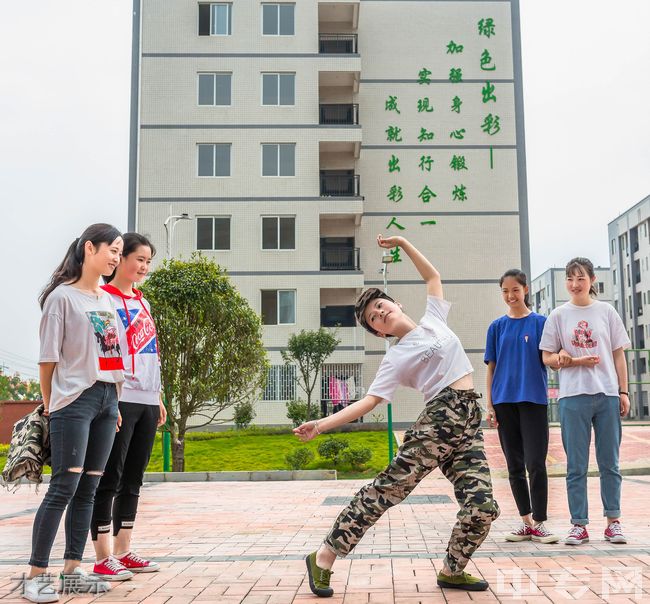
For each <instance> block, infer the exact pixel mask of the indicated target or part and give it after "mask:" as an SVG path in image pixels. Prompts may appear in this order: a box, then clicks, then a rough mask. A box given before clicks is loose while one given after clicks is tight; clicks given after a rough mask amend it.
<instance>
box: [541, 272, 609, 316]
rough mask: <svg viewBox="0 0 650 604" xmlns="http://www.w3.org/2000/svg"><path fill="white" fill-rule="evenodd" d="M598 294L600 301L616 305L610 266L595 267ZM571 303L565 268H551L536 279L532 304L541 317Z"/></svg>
mask: <svg viewBox="0 0 650 604" xmlns="http://www.w3.org/2000/svg"><path fill="white" fill-rule="evenodd" d="M594 273H595V274H596V283H595V286H594V287H595V288H596V293H597V294H598V299H599V300H602V301H603V302H608V303H609V304H613V303H614V299H613V292H612V273H611V271H610V269H609V267H608V266H595V267H594ZM568 301H569V294H568V292H567V290H566V271H565V269H564V268H555V267H553V268H549V269H547V270H545V271H544V272H543V273H542V274H541V275H539V276H538V277H535V278H534V279H533V280H532V282H531V285H530V302H531V304H532V306H533V310H534V311H535V312H536V313H539V314H540V315H546V316H547V317H548V315H549V314H550V312H551V311H552V310H553V309H554V308H557V307H558V306H560V305H561V304H564V303H565V302H568Z"/></svg>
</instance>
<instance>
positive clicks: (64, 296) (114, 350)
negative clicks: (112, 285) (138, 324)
mask: <svg viewBox="0 0 650 604" xmlns="http://www.w3.org/2000/svg"><path fill="white" fill-rule="evenodd" d="M39 333H40V339H41V352H40V356H39V363H56V367H55V368H54V374H53V375H52V392H51V395H50V413H55V412H56V411H58V410H59V409H63V407H65V406H66V405H69V404H70V403H72V402H73V401H75V400H76V399H77V398H79V395H80V394H81V393H82V392H83V391H84V390H86V389H87V388H90V386H92V385H93V384H94V383H95V382H97V381H102V382H113V383H115V384H116V385H117V391H118V396H119V394H120V391H121V387H122V382H124V371H123V368H124V364H123V362H122V354H121V351H120V345H119V333H118V330H117V317H116V316H115V308H114V307H113V303H112V302H111V297H110V295H109V294H107V293H105V292H101V294H98V295H95V294H91V293H86V292H82V291H81V290H79V289H77V288H76V287H73V286H72V285H66V284H62V285H59V286H58V287H56V288H55V289H54V290H53V291H52V293H51V294H50V295H49V296H48V297H47V300H46V301H45V304H44V306H43V316H42V317H41V326H40V332H39Z"/></svg>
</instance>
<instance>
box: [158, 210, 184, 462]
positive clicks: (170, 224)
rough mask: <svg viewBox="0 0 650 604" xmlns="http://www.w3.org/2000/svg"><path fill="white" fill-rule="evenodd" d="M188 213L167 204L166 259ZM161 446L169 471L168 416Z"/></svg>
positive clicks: (165, 403) (170, 442) (165, 402)
mask: <svg viewBox="0 0 650 604" xmlns="http://www.w3.org/2000/svg"><path fill="white" fill-rule="evenodd" d="M190 219H191V218H190V215H189V214H186V213H183V214H172V206H171V205H170V206H169V216H167V218H166V219H165V222H164V223H163V224H164V226H165V233H166V235H167V248H166V250H165V251H166V256H167V260H171V259H172V243H173V240H174V229H175V228H176V223H178V222H179V221H180V220H190ZM163 404H164V405H165V407H166V406H167V400H166V399H165V395H164V394H163ZM162 448H163V472H169V471H170V470H171V469H172V468H171V448H172V438H171V434H170V432H169V417H168V419H167V423H166V424H165V425H164V426H163V433H162Z"/></svg>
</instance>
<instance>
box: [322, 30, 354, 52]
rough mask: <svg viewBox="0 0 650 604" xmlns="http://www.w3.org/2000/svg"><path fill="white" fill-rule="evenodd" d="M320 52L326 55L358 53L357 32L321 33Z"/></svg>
mask: <svg viewBox="0 0 650 604" xmlns="http://www.w3.org/2000/svg"><path fill="white" fill-rule="evenodd" d="M318 52H319V53H321V54H324V55H354V54H357V34H319V36H318Z"/></svg>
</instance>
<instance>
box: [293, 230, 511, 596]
mask: <svg viewBox="0 0 650 604" xmlns="http://www.w3.org/2000/svg"><path fill="white" fill-rule="evenodd" d="M377 243H378V245H379V246H380V247H383V248H392V247H395V246H400V247H401V248H402V250H403V251H404V252H405V253H406V254H407V255H408V256H409V258H410V259H411V260H412V261H413V263H414V265H415V267H416V268H417V269H418V272H419V273H420V275H421V276H422V278H423V280H424V282H425V284H426V287H427V307H426V311H425V314H424V316H423V317H422V319H421V320H420V322H419V323H415V322H414V321H413V320H412V319H411V318H410V317H409V316H408V315H406V314H405V313H404V312H402V307H401V305H400V304H399V303H397V302H395V301H394V300H393V299H392V298H390V297H388V296H387V295H386V293H385V292H382V291H381V290H379V289H376V288H370V289H368V290H366V291H364V292H363V293H362V294H361V296H360V297H359V299H358V300H357V303H356V306H355V313H356V316H357V320H358V321H359V323H360V324H361V325H362V326H363V327H364V328H365V329H366V330H367V331H369V332H370V333H372V334H374V335H377V336H379V337H390V336H393V337H396V338H398V341H397V343H396V344H394V345H393V346H392V347H391V348H390V349H389V351H388V352H387V354H386V356H385V357H384V360H383V361H382V363H381V365H380V367H379V370H378V371H377V375H376V377H375V379H374V381H373V383H372V384H371V386H370V387H369V388H368V394H367V395H366V396H365V397H364V398H362V399H361V400H359V401H357V402H355V403H353V404H352V405H350V406H348V407H346V408H345V409H343V410H341V411H339V412H338V413H335V414H333V415H331V416H329V417H326V418H323V419H320V420H316V421H310V422H307V423H304V424H302V425H301V426H299V427H298V428H296V429H295V430H294V432H295V433H296V435H297V436H298V437H299V438H300V439H301V440H303V441H308V440H311V439H312V438H314V437H316V436H318V435H319V434H321V433H323V432H325V431H327V430H331V429H333V428H336V427H338V426H341V425H343V424H346V423H348V422H350V421H353V420H355V419H357V418H358V417H361V416H362V415H365V414H366V413H368V412H370V411H371V410H372V409H374V408H375V407H376V406H377V405H378V404H379V403H381V402H382V401H384V400H386V401H390V400H392V397H393V394H394V393H395V390H396V389H397V387H398V386H409V387H411V388H415V389H417V390H419V391H420V392H422V393H423V394H424V396H425V401H428V402H427V403H426V405H425V408H424V410H423V411H422V413H421V414H420V416H419V417H418V419H417V421H416V422H415V424H414V425H413V426H412V427H411V429H409V430H408V431H407V432H406V434H405V437H404V442H403V444H402V446H401V447H400V448H399V450H398V452H397V455H396V456H395V458H394V459H393V460H392V462H391V463H390V464H389V466H388V467H387V468H386V469H385V470H384V471H383V472H381V473H380V474H379V475H378V476H377V477H376V478H375V480H373V482H372V483H370V484H368V485H366V486H365V487H363V488H362V489H361V490H360V491H359V492H358V493H357V494H356V495H355V496H354V498H353V499H352V501H351V502H350V504H349V505H348V506H347V507H346V508H345V509H344V510H343V511H342V512H341V513H340V514H339V516H338V518H337V519H336V521H335V522H334V525H333V527H332V529H331V531H330V533H329V534H328V536H327V538H326V539H325V541H324V542H323V544H322V545H321V547H320V548H319V550H318V551H316V552H313V553H311V554H309V555H308V556H307V558H306V564H307V571H308V576H309V584H310V587H311V590H312V592H313V593H315V594H316V595H318V596H320V597H329V596H331V595H332V594H333V593H334V592H333V590H332V588H331V587H330V585H329V583H330V576H331V574H332V571H331V568H332V565H333V564H334V561H335V560H336V557H337V556H346V555H347V554H348V553H350V552H351V551H352V549H354V547H355V546H356V544H357V543H358V542H359V541H360V540H361V538H362V537H363V535H364V534H365V532H366V531H367V530H368V529H369V528H370V527H371V526H373V525H374V524H375V522H377V520H379V518H380V517H381V516H382V514H383V513H384V512H385V511H386V510H388V509H389V508H390V507H392V506H394V505H396V504H398V503H400V502H401V501H403V500H404V499H405V498H406V497H407V496H408V495H409V493H410V492H411V491H412V490H413V489H414V488H415V487H416V486H417V484H418V483H419V482H420V481H421V480H422V479H423V478H424V477H425V476H426V475H427V474H429V473H430V472H431V471H432V470H434V469H435V468H440V470H441V471H442V473H443V474H444V475H445V477H446V478H447V479H448V480H449V481H450V482H451V483H452V484H453V485H454V493H455V495H456V499H457V500H458V503H459V505H460V510H459V512H458V515H457V522H456V524H455V526H454V528H453V530H452V533H451V537H450V539H449V543H448V545H447V555H446V557H445V560H444V563H443V569H442V571H441V572H440V573H438V585H439V586H440V587H445V588H456V589H464V590H468V591H483V590H486V589H487V588H488V583H487V581H484V580H482V579H479V578H477V577H473V576H472V575H470V574H468V573H466V572H464V568H465V566H466V565H467V563H468V562H469V559H470V557H471V555H472V554H473V553H474V552H475V551H476V549H477V548H478V547H479V546H480V545H481V543H482V542H483V540H484V539H485V537H486V536H487V534H488V532H489V530H490V525H491V523H492V521H493V520H495V519H496V518H497V517H498V515H499V507H498V506H497V503H496V501H495V500H494V498H493V496H492V483H491V481H490V470H489V468H488V465H487V461H486V458H485V451H484V446H483V434H482V432H481V428H480V423H481V409H480V405H479V403H478V398H479V397H480V395H478V394H477V393H476V392H474V389H473V382H472V377H471V373H472V371H473V369H472V366H471V365H470V362H469V360H468V359H467V356H466V355H465V352H464V350H463V348H462V345H461V343H460V340H459V339H458V337H457V336H456V335H455V334H454V333H453V331H451V329H449V327H448V326H447V314H448V312H449V307H450V304H449V303H448V302H446V301H445V300H444V299H443V296H442V282H441V279H440V274H439V273H438V271H437V270H436V269H435V268H434V267H433V266H432V265H431V263H430V262H429V261H428V260H427V259H426V258H425V257H424V256H423V255H422V254H421V253H420V252H419V251H418V250H417V249H416V248H415V247H414V246H413V245H412V244H411V243H409V242H408V241H407V240H406V239H404V238H403V237H388V238H383V237H382V236H381V235H380V236H378V238H377Z"/></svg>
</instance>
